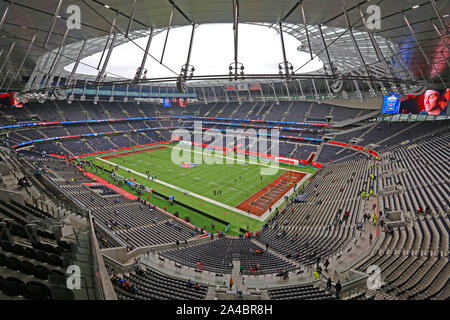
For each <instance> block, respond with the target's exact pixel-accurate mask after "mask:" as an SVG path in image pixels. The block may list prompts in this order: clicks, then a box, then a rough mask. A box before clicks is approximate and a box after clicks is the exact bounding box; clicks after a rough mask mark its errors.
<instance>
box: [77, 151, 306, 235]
mask: <svg viewBox="0 0 450 320" xmlns="http://www.w3.org/2000/svg"><path fill="white" fill-rule="evenodd" d="M180 149H181V147H178V146H168V147H166V148H155V150H152V148H149V149H148V151H146V152H141V153H131V154H130V153H129V152H130V151H131V150H129V151H128V152H122V155H120V153H116V156H117V157H113V158H109V159H107V160H105V159H103V160H102V159H100V158H101V157H103V156H107V157H109V156H111V153H108V154H104V155H96V156H95V157H89V158H84V160H93V161H94V163H95V164H96V165H98V166H100V167H104V168H105V169H109V170H110V169H112V167H113V166H114V165H119V166H120V167H121V168H122V169H119V170H118V172H117V173H118V174H119V175H121V176H123V177H126V178H135V179H136V182H137V183H139V184H142V185H145V186H147V187H149V188H152V189H154V190H155V191H156V192H158V193H160V194H163V195H164V196H171V195H172V196H174V197H175V200H177V201H179V202H181V203H184V204H186V205H188V206H191V207H193V208H195V209H198V210H200V211H202V212H205V213H207V214H208V215H211V216H214V217H216V218H219V219H221V220H224V221H226V222H228V223H229V224H230V225H231V226H230V227H231V228H230V232H228V233H230V234H238V233H239V228H243V229H247V226H248V227H249V229H250V231H256V230H258V229H259V228H260V227H261V226H262V224H263V223H264V222H263V221H258V220H256V219H253V218H250V217H247V216H245V215H242V214H239V213H237V212H234V211H232V210H230V209H228V208H226V206H230V207H235V206H237V205H238V204H239V203H241V202H242V201H244V200H246V199H247V198H249V197H250V196H252V195H253V194H255V193H256V192H258V191H259V190H260V189H262V188H263V187H265V186H267V185H268V184H270V183H271V182H272V181H274V180H275V179H277V178H278V177H280V176H281V175H283V174H284V173H286V172H288V171H290V170H293V171H294V170H295V171H299V172H307V173H314V172H315V170H314V169H312V168H309V167H304V168H299V167H289V166H284V165H280V166H279V168H278V169H277V168H276V165H274V164H273V163H270V162H267V161H264V162H260V163H249V161H248V159H247V160H245V159H244V158H243V157H242V156H236V155H234V154H230V153H228V154H225V155H223V153H222V152H220V153H219V152H218V153H217V155H220V156H223V158H216V160H217V161H218V160H221V161H220V162H221V164H206V163H199V164H198V165H193V166H190V165H188V163H195V160H197V161H198V158H197V159H195V157H198V156H199V155H198V154H199V153H201V152H202V150H201V149H192V152H191V157H190V159H187V158H184V159H183V160H184V165H183V166H182V165H180V164H176V163H174V162H173V161H172V153H173V152H175V153H178V155H179V156H180V155H181V152H182V151H181V150H180ZM136 150H138V149H136ZM136 150H133V151H136ZM133 151H131V152H133ZM142 151H144V150H142ZM211 155H212V156H217V155H216V154H215V153H214V152H212V153H211ZM227 161H228V162H234V163H233V164H226V163H225V162H227ZM252 161H253V162H256V161H255V160H253V159H252ZM271 167H272V168H271ZM273 167H275V168H273ZM127 169H129V170H131V171H134V172H136V173H140V175H139V174H134V173H133V172H131V171H130V172H129V171H128V170H127ZM261 169H265V170H267V169H271V171H272V172H271V173H272V174H270V175H264V174H261ZM147 171H148V174H147ZM97 173H98V172H97ZM148 175H150V179H149V178H148V177H147V176H148ZM152 176H153V177H155V179H156V180H160V181H162V182H164V183H167V184H170V185H172V186H175V187H174V188H171V187H169V186H167V185H164V184H160V183H158V182H156V181H153V180H152V179H151V177H152ZM214 190H216V195H214ZM218 190H220V191H221V193H217V191H218ZM185 192H186V194H185ZM190 193H195V194H197V195H200V196H203V197H206V198H209V199H211V200H214V201H216V202H218V203H219V204H215V203H213V202H210V201H205V199H201V198H197V197H195V196H193V195H190ZM144 196H145V195H144ZM152 199H153V200H152ZM149 200H151V201H153V202H155V204H156V205H158V206H162V207H164V206H165V207H166V208H167V209H166V210H167V211H169V212H171V213H174V211H175V208H174V206H171V205H169V204H168V203H169V202H168V201H161V200H162V199H155V197H154V196H153V197H152V198H151V199H149ZM156 202H158V203H156ZM220 204H225V205H226V206H225V208H224V206H221V205H220ZM177 209H178V210H176V211H178V213H179V214H180V218H184V217H183V213H184V215H188V214H189V212H186V210H181V211H182V212H180V209H182V208H180V207H179V206H177ZM190 217H191V218H193V222H192V223H194V224H195V225H197V226H199V227H203V226H206V230H207V231H209V232H211V231H212V230H211V226H210V220H209V219H207V218H205V217H201V216H200V214H197V215H195V214H193V215H190ZM220 227H224V226H222V225H217V223H216V228H215V230H214V231H217V230H219V228H220ZM222 230H223V229H222Z"/></svg>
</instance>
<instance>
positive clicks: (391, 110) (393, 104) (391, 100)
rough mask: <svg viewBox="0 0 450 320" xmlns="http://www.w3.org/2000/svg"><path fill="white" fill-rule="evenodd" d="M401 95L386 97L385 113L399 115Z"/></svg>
mask: <svg viewBox="0 0 450 320" xmlns="http://www.w3.org/2000/svg"><path fill="white" fill-rule="evenodd" d="M400 102H401V101H400V95H399V94H394V93H391V94H389V95H387V96H384V101H383V110H382V112H383V113H388V114H397V113H398V112H399V110H400Z"/></svg>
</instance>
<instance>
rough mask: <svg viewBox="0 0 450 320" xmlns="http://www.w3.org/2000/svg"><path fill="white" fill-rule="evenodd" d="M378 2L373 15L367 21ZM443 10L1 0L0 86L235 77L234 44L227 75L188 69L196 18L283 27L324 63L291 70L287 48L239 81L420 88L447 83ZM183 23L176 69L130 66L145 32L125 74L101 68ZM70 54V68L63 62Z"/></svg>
mask: <svg viewBox="0 0 450 320" xmlns="http://www.w3.org/2000/svg"><path fill="white" fill-rule="evenodd" d="M374 6H375V7H374ZM74 8H75V9H77V8H78V9H79V13H80V22H81V27H80V28H75V29H71V28H69V27H68V26H69V25H70V23H72V22H73V17H74V13H76V11H73V10H74ZM377 8H379V13H380V19H379V20H375V23H374V17H376V14H377V11H376V9H377ZM449 9H450V1H449V0H276V1H275V0H208V1H206V2H205V1H204V0H152V1H148V0H101V1H98V0H51V1H42V0H27V1H25V0H0V17H1V20H0V37H1V42H0V83H2V84H1V90H0V91H3V92H4V91H7V90H25V91H26V90H29V91H30V90H49V89H51V88H54V87H55V86H58V85H60V86H62V87H67V86H72V87H82V86H83V85H84V86H85V85H86V84H89V85H93V86H99V85H124V84H127V85H133V84H134V85H138V84H141V85H142V84H144V85H147V83H149V82H150V83H155V82H156V83H161V82H171V84H169V85H168V86H172V87H173V86H175V83H176V85H177V86H178V88H179V89H181V90H182V89H183V88H184V87H183V86H186V85H187V86H188V87H189V86H190V85H191V84H190V83H191V82H190V80H191V81H193V80H196V82H195V86H196V87H199V86H204V87H211V86H215V85H216V84H218V85H223V83H225V82H230V81H235V80H238V81H241V79H242V77H241V74H240V73H239V70H240V64H239V55H238V54H239V51H238V48H237V44H235V48H234V50H235V51H234V52H235V61H234V63H231V64H230V74H228V70H224V74H223V75H196V74H195V72H191V67H192V66H190V64H189V55H190V54H189V52H190V48H191V46H192V45H194V46H195V45H196V42H195V34H194V31H195V26H197V25H199V24H206V23H233V24H234V30H235V32H234V33H235V34H234V35H235V39H237V37H238V34H239V32H238V26H239V24H240V23H251V24H257V25H262V26H267V27H269V28H275V29H277V30H278V32H279V33H280V38H281V46H282V48H283V49H284V47H283V45H282V44H283V34H284V33H289V34H291V35H292V36H294V37H296V38H297V39H299V40H300V41H301V43H302V46H303V47H302V50H304V51H305V52H309V53H310V54H311V57H313V56H316V55H318V56H319V57H320V58H321V60H322V61H323V62H324V66H325V68H324V70H323V71H320V72H315V73H314V74H307V75H301V74H297V73H296V72H295V71H297V70H298V69H299V68H300V67H301V66H292V67H291V65H290V63H289V52H287V53H285V59H284V61H274V64H279V66H280V74H278V75H247V74H245V79H246V81H256V80H258V81H262V83H273V82H277V83H280V82H281V83H283V82H286V81H288V82H290V81H291V80H297V82H298V83H300V81H308V83H309V81H312V84H309V86H311V85H312V86H313V87H314V90H315V91H318V92H316V93H320V92H322V93H326V94H330V95H333V94H340V93H342V91H347V92H350V91H351V92H355V93H356V95H357V96H360V95H361V94H362V93H361V92H369V93H370V94H371V95H372V96H373V95H377V94H378V93H384V92H386V91H391V90H392V91H399V92H409V91H411V90H413V91H414V90H420V88H421V87H423V86H424V85H425V84H426V83H427V84H432V85H433V86H439V87H447V86H448V84H449V82H450V81H449V79H450V72H449V71H450V69H449V67H450V63H449V56H450V50H449V34H448V21H449V18H448V13H449V12H450V10H449ZM377 23H378V24H377ZM188 25H191V26H193V28H192V31H193V32H192V36H191V45H190V48H189V49H188V48H186V53H187V56H188V59H187V62H186V65H185V68H184V69H182V70H181V71H180V70H178V69H174V68H173V66H166V67H167V68H168V69H170V70H171V72H172V73H173V78H170V79H169V78H167V79H152V77H151V74H150V75H148V76H147V77H146V78H143V77H142V71H143V70H140V72H139V67H140V66H143V65H144V64H145V60H146V59H157V58H156V57H153V56H150V54H149V53H148V47H149V46H150V45H151V40H150V41H149V43H148V46H147V48H142V47H141V48H140V49H141V52H142V56H140V57H136V59H137V61H139V63H137V65H136V69H137V72H136V77H135V78H134V79H125V78H112V77H108V75H106V74H105V69H106V66H107V64H108V56H109V55H110V53H111V52H112V50H113V49H114V47H116V46H118V45H120V44H123V43H125V42H128V41H132V42H134V40H136V39H137V38H140V37H144V36H148V35H149V34H150V33H152V34H153V35H154V34H156V33H159V32H166V33H167V34H168V33H169V32H170V29H171V28H174V27H179V26H188ZM150 39H151V37H150ZM235 43H237V41H235ZM230 50H231V49H230ZM97 52H102V59H101V61H100V62H99V64H98V65H96V66H91V67H92V68H95V69H97V70H98V76H97V77H92V76H86V75H81V74H78V73H77V72H76V69H77V66H78V65H79V63H80V60H82V59H83V58H84V57H87V56H90V55H92V54H94V53H97ZM141 59H142V63H141ZM73 62H75V66H74V68H73V70H72V72H70V73H69V72H67V71H65V70H64V67H65V66H67V65H69V64H71V63H73ZM230 62H231V61H230ZM162 64H164V62H162ZM176 68H179V67H178V66H176ZM190 73H192V74H190ZM180 86H181V88H180ZM191 86H192V85H191ZM302 91H303V90H302Z"/></svg>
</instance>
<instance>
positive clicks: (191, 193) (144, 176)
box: [96, 146, 312, 221]
mask: <svg viewBox="0 0 450 320" xmlns="http://www.w3.org/2000/svg"><path fill="white" fill-rule="evenodd" d="M167 147H168V148H172V149H177V150H185V151H187V150H189V151H191V152H193V153H197V154H203V152H202V151H198V150H192V149H185V148H179V147H173V146H167ZM149 151H150V150H149ZM143 153H145V152H143ZM124 156H126V155H124ZM210 156H212V157H216V156H217V157H219V158H222V159H229V160H233V161H235V162H238V163H239V162H241V163H242V162H244V165H247V164H249V165H258V166H265V167H271V168H277V169H281V170H284V171H294V172H299V173H303V174H305V177H304V178H303V179H302V180H301V181H299V183H298V184H297V187H298V186H300V185H301V184H303V183H304V182H305V180H306V179H308V178H309V177H310V176H311V175H312V174H311V173H309V172H305V171H299V170H295V169H287V168H283V167H281V166H273V165H267V164H262V163H259V162H252V163H250V161H249V160H246V159H244V160H241V159H239V157H235V158H232V157H227V156H224V155H223V154H222V152H219V154H217V155H216V152H214V153H211V154H210ZM96 159H97V160H100V161H103V162H105V163H108V164H110V165H113V166H118V167H119V168H121V169H123V170H127V171H130V172H132V173H134V174H136V175H138V176H140V177H143V178H144V179H146V180H149V181H155V182H157V183H159V184H162V185H165V186H167V187H169V188H172V189H175V190H177V191H180V192H183V193H186V194H189V195H192V196H194V197H195V198H198V199H201V200H204V201H207V202H210V203H213V204H215V205H217V206H220V207H222V208H225V209H228V210H231V211H233V212H236V213H239V214H242V215H244V216H246V217H249V218H251V219H255V220H259V221H264V220H265V219H266V218H267V217H268V216H269V215H270V214H272V213H273V212H270V211H269V210H267V211H266V212H265V213H264V214H263V215H261V216H259V217H258V216H256V215H252V214H248V213H247V212H245V211H243V210H240V209H237V208H235V207H233V206H230V205H227V204H224V203H222V202H219V201H216V200H213V199H211V198H208V197H205V196H202V195H200V194H197V193H195V192H191V191H189V190H187V189H183V188H180V187H178V186H174V185H172V184H170V183H167V182H165V181H162V180H158V179H154V180H152V179H149V178H148V177H147V175H145V174H143V173H141V172H139V171H135V170H132V169H130V168H127V167H125V166H122V165H120V164H116V163H114V162H110V161H108V160H104V159H101V157H96ZM128 159H130V158H128ZM130 160H131V159H130ZM267 162H271V163H272V161H270V160H267ZM130 165H131V166H132V167H135V168H141V165H138V164H136V163H134V164H133V163H131V164H130ZM225 165H227V164H225ZM235 165H236V163H233V164H229V165H227V166H229V167H232V166H235ZM155 166H156V167H158V168H160V169H161V168H162V167H161V166H159V165H155ZM244 168H245V167H243V169H244ZM245 170H248V168H245ZM188 175H189V174H188ZM247 175H249V176H253V171H252V170H248V172H244V173H243V174H242V176H243V177H244V178H245V177H246V176H247ZM275 175H278V174H273V175H271V176H275ZM275 179H277V178H275ZM249 180H254V179H249ZM255 181H256V180H255ZM271 181H272V180H271ZM192 182H193V184H194V185H196V187H199V186H198V185H199V184H200V185H202V182H201V181H192ZM203 186H205V185H203ZM205 187H210V186H207V185H206V186H205ZM223 187H225V188H226V189H228V190H229V189H230V188H232V189H234V188H233V187H231V186H225V185H224V186H223ZM264 187H265V186H263V187H262V188H264ZM200 189H202V190H201V191H203V188H200ZM238 190H239V189H238ZM256 192H258V191H256ZM226 193H228V192H226ZM292 193H293V188H291V189H290V190H289V191H288V192H287V193H285V194H284V195H283V196H282V198H280V200H279V201H277V203H275V204H274V205H273V206H275V207H276V208H277V207H279V206H280V205H281V204H282V203H283V201H284V196H286V195H288V196H290V195H291V194H292ZM251 196H252V195H250V197H251ZM237 197H239V195H234V194H233V193H230V194H229V196H228V197H226V199H227V201H230V199H236V198H237ZM224 200H225V199H224ZM239 200H240V199H239ZM235 201H236V200H235ZM235 201H232V202H235ZM243 201H246V199H245V200H243Z"/></svg>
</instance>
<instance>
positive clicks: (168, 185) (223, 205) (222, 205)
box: [96, 157, 264, 221]
mask: <svg viewBox="0 0 450 320" xmlns="http://www.w3.org/2000/svg"><path fill="white" fill-rule="evenodd" d="M96 159H97V160H100V161H103V162H105V163H107V164H110V165H112V166H114V167H119V168H120V169H122V170H126V171H129V172H131V173H133V174H135V175H138V176H140V177H142V178H144V179H146V180H149V181H155V182H157V183H159V184H162V185H164V186H166V187H169V188H171V189H175V190H178V191H180V192H183V193H186V194H188V195H190V196H193V197H195V198H198V199H201V200H204V201H207V202H210V203H213V204H215V205H217V206H220V207H222V208H225V209H227V210H230V211H233V212H236V213H239V214H242V215H244V216H246V217H248V218H250V219H255V220H259V221H264V219H261V217H258V216H255V215H252V214H248V213H247V212H245V211H243V210H239V209H237V208H235V207H232V206H229V205H226V204H224V203H221V202H218V201H215V200H213V199H210V198H207V197H204V196H202V195H200V194H197V193H194V192H191V191H189V190H186V189H183V188H180V187H177V186H174V185H172V184H170V183H167V182H164V181H162V180H159V179H154V180H151V179H149V178H148V177H147V176H146V175H145V174H143V173H140V172H138V171H134V170H132V169H130V168H127V167H125V166H122V165H120V164H116V163H114V162H110V161H108V160H104V159H100V158H99V157H98V158H96Z"/></svg>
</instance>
